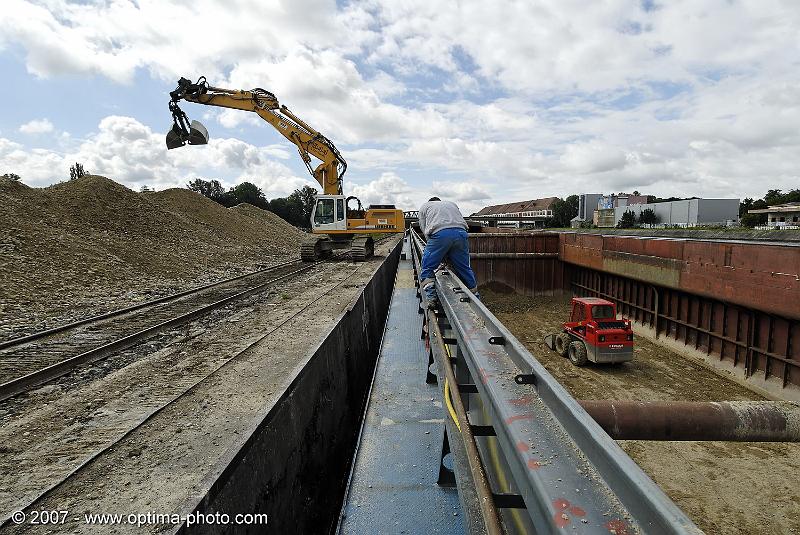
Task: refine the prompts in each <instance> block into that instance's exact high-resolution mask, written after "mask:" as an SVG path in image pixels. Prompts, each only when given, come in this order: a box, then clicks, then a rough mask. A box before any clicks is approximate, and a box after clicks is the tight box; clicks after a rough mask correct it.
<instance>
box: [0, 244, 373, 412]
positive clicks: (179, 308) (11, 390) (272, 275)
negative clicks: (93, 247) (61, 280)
mask: <svg viewBox="0 0 800 535" xmlns="http://www.w3.org/2000/svg"><path fill="white" fill-rule="evenodd" d="M388 238H389V237H388V236H387V237H386V238H384V239H388ZM380 241H383V240H379V242H380ZM346 254H347V253H340V254H338V255H335V256H334V257H333V258H341V257H342V256H344V255H346ZM327 261H328V260H327V259H326V260H320V261H318V262H313V263H307V262H301V261H291V262H284V263H281V264H276V265H273V266H270V267H268V268H265V269H262V270H258V271H255V272H251V273H247V274H244V275H240V276H238V277H233V278H230V279H226V280H223V281H219V282H216V283H213V284H208V285H204V286H200V287H196V288H192V289H189V290H186V291H182V292H179V293H177V294H173V295H171V296H167V297H164V298H160V299H155V300H152V301H148V302H147V303H141V304H139V305H134V306H132V307H128V308H124V309H120V310H116V311H112V312H109V313H107V314H102V315H99V316H94V317H91V318H86V319H84V320H80V321H76V322H73V323H70V324H67V325H62V326H59V327H55V328H52V329H48V330H46V331H42V332H39V333H34V334H31V335H28V336H25V337H21V338H17V339H13V340H9V341H7V342H5V343H4V345H3V346H2V347H0V401H3V400H6V399H8V398H11V397H14V396H16V395H19V394H21V393H24V392H27V391H29V390H31V389H33V388H35V387H38V386H40V385H42V384H45V383H48V382H50V381H53V380H55V379H58V378H59V377H62V376H64V375H66V374H67V373H69V372H71V371H72V370H75V369H77V368H78V367H79V366H81V365H84V364H90V363H93V362H97V361H100V360H103V359H105V358H108V357H109V356H111V355H113V354H115V353H117V352H119V351H123V350H125V349H128V348H131V347H133V346H134V345H136V344H138V343H140V342H142V341H144V340H146V339H148V338H150V337H152V336H154V335H155V334H157V333H159V332H162V331H165V330H166V329H169V328H171V327H175V326H177V325H182V324H184V323H187V322H189V321H192V320H195V319H197V318H199V317H201V316H204V315H206V314H208V313H210V312H212V311H214V310H217V309H220V308H222V307H224V306H226V305H229V304H231V303H233V302H235V301H237V300H240V299H243V298H245V297H248V296H250V295H254V294H256V293H258V292H260V291H263V290H264V289H266V288H268V287H270V286H272V285H273V284H275V283H277V282H280V281H283V280H286V279H289V278H291V277H294V276H297V275H299V274H301V273H304V272H306V271H309V270H310V269H312V268H313V267H315V266H317V265H319V264H321V263H323V262H327ZM255 276H259V277H264V276H268V278H267V280H264V279H263V278H260V280H259V279H258V278H257V279H256V280H253V278H254V277H255ZM226 285H230V287H227V286H226ZM189 297H192V298H194V299H196V301H186V302H183V301H182V300H181V298H189ZM155 307H166V308H164V309H162V308H155ZM128 314H134V315H132V316H128ZM105 321H112V322H114V323H112V324H109V325H106V327H105V331H107V332H104V331H99V332H93V331H94V328H95V327H96V326H95V325H93V324H98V323H101V322H105ZM80 328H84V329H81V330H79V329H80ZM72 330H75V332H73V333H70V331H72ZM53 336H60V337H61V338H65V337H66V338H65V339H61V338H58V339H55V340H47V339H48V338H49V337H53ZM42 339H45V340H44V341H40V340H42ZM32 344H33V345H32ZM76 350H77V351H76ZM70 353H71V354H70Z"/></svg>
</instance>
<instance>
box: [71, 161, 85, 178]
mask: <svg viewBox="0 0 800 535" xmlns="http://www.w3.org/2000/svg"><path fill="white" fill-rule="evenodd" d="M82 176H86V171H85V170H84V169H83V164H80V163H78V162H75V165H72V166H70V168H69V179H70V180H77V179H79V178H80V177H82Z"/></svg>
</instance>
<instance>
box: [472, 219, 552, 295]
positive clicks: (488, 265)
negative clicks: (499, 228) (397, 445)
mask: <svg viewBox="0 0 800 535" xmlns="http://www.w3.org/2000/svg"><path fill="white" fill-rule="evenodd" d="M559 243H560V242H559V235H558V234H555V233H543V232H525V233H515V232H491V233H475V234H472V233H471V234H470V235H469V248H470V257H471V258H470V262H471V263H472V269H473V270H474V271H475V277H476V278H477V279H478V285H479V286H483V285H486V284H488V285H489V287H491V288H494V289H498V290H509V289H510V290H513V291H515V292H516V293H519V294H522V295H529V296H532V295H552V294H553V293H559V292H561V291H563V288H564V268H563V264H562V262H561V261H560V260H559V259H558V252H559Z"/></svg>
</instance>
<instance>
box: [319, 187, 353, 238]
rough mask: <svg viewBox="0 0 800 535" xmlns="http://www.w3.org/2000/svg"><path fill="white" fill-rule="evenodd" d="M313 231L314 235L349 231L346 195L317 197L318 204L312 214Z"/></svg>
mask: <svg viewBox="0 0 800 535" xmlns="http://www.w3.org/2000/svg"><path fill="white" fill-rule="evenodd" d="M311 229H312V232H314V233H318V232H319V233H323V234H324V233H328V232H330V231H331V230H345V231H346V230H347V210H346V202H345V196H344V195H317V203H316V204H315V205H314V212H313V213H312V214H311Z"/></svg>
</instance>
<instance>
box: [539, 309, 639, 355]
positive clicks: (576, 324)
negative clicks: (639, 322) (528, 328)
mask: <svg viewBox="0 0 800 535" xmlns="http://www.w3.org/2000/svg"><path fill="white" fill-rule="evenodd" d="M544 343H545V345H547V347H549V348H550V349H552V350H554V351H556V352H557V353H558V354H559V355H561V356H562V357H568V358H569V360H570V361H571V362H572V363H573V364H574V365H575V366H584V365H585V364H586V363H588V362H596V363H610V364H616V363H618V362H627V361H629V360H632V359H633V329H631V322H630V320H627V319H621V320H618V319H617V307H616V305H615V304H614V303H612V302H611V301H606V300H605V299H599V298H597V297H573V298H572V314H571V316H570V319H569V321H568V322H566V323H564V328H563V330H562V332H560V333H554V334H548V335H547V336H546V337H545V339H544Z"/></svg>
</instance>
